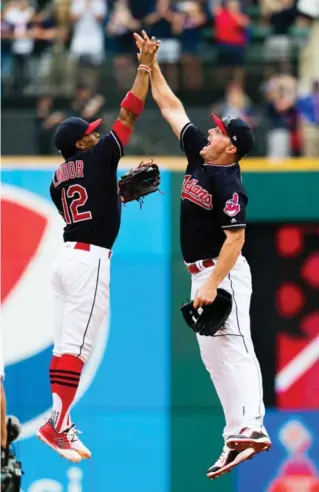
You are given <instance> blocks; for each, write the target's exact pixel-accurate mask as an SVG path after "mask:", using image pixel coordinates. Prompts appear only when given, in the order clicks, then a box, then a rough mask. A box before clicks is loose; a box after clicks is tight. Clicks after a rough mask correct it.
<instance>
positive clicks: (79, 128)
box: [54, 116, 102, 158]
mask: <svg viewBox="0 0 319 492" xmlns="http://www.w3.org/2000/svg"><path fill="white" fill-rule="evenodd" d="M101 122H102V119H101V118H99V119H98V120H95V121H92V123H88V122H87V121H85V120H82V118H77V117H75V116H72V117H71V118H67V119H66V120H64V121H62V123H61V125H59V127H58V129H57V131H56V133H55V137H54V144H55V146H56V148H57V149H58V150H59V151H60V152H61V154H62V155H63V157H65V158H68V157H71V155H73V154H74V153H75V151H76V147H75V144H76V142H77V141H78V140H81V138H83V137H84V135H89V134H90V133H92V132H94V131H95V130H96V128H97V127H98V126H99V125H100V124H101Z"/></svg>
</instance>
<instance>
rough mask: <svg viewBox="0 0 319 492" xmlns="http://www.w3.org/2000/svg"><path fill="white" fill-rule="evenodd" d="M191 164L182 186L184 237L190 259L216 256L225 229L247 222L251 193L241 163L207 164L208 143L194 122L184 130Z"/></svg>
mask: <svg viewBox="0 0 319 492" xmlns="http://www.w3.org/2000/svg"><path fill="white" fill-rule="evenodd" d="M180 140H181V147H182V150H183V151H184V152H185V154H186V157H187V160H188V165H187V169H186V174H185V177H184V181H183V186H182V194H181V217H180V240H181V249H182V254H183V257H184V261H185V262H186V263H193V262H195V261H198V260H205V259H208V258H216V257H217V256H218V255H219V252H220V250H221V247H222V245H223V243H224V241H225V239H226V237H225V233H224V230H225V229H236V228H241V227H245V226H246V205H247V202H248V198H247V194H246V191H245V188H244V186H243V183H242V178H241V172H240V167H239V165H238V164H237V163H235V164H232V165H229V166H220V165H216V166H214V165H211V164H209V165H208V164H205V162H204V160H203V158H202V157H201V155H200V151H201V149H202V148H203V147H204V146H205V145H207V144H208V139H207V136H206V135H204V133H202V132H201V131H200V130H199V129H198V128H196V126H194V125H193V124H192V123H187V124H186V125H185V126H184V128H183V129H182V131H181V137H180Z"/></svg>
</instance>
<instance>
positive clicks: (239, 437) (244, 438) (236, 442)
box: [226, 427, 271, 453]
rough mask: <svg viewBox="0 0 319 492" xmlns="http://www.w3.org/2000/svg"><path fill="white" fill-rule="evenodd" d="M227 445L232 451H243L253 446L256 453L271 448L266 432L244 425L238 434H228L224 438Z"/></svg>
mask: <svg viewBox="0 0 319 492" xmlns="http://www.w3.org/2000/svg"><path fill="white" fill-rule="evenodd" d="M226 444H227V446H228V447H229V448H230V449H232V450H234V451H243V450H244V449H247V448H253V449H254V450H255V452H256V453H261V452H262V451H268V450H269V449H270V448H271V441H270V438H269V436H268V435H267V434H264V433H263V432H260V431H256V430H252V429H249V428H248V427H245V428H244V429H242V430H241V431H240V432H239V433H238V434H235V435H233V436H230V437H229V438H228V439H227V440H226Z"/></svg>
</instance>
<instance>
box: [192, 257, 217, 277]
mask: <svg viewBox="0 0 319 492" xmlns="http://www.w3.org/2000/svg"><path fill="white" fill-rule="evenodd" d="M201 265H202V268H209V267H212V266H214V265H215V262H214V260H203V261H201ZM187 270H188V271H189V273H191V274H192V275H194V274H196V273H199V272H201V271H202V269H201V268H199V267H198V266H197V265H196V263H192V264H191V265H188V266H187Z"/></svg>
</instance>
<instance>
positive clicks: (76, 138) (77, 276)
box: [37, 40, 158, 463]
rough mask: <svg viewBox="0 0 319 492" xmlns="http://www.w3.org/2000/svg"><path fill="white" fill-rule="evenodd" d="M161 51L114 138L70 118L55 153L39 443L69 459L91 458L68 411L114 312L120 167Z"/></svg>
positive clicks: (147, 66)
mask: <svg viewBox="0 0 319 492" xmlns="http://www.w3.org/2000/svg"><path fill="white" fill-rule="evenodd" d="M157 49H158V44H157V43H156V42H155V41H154V40H152V41H149V40H146V41H143V42H142V52H141V58H140V64H139V67H138V69H137V75H136V78H135V81H134V84H133V86H132V89H131V91H129V92H128V93H127V95H126V96H125V98H124V99H123V101H122V103H121V110H120V113H119V116H118V118H117V120H116V121H115V123H114V125H113V127H112V130H111V131H110V132H109V133H108V134H107V135H106V136H104V137H102V138H100V136H99V134H98V133H97V128H98V126H99V125H100V123H101V120H100V119H99V120H96V121H94V122H92V123H88V122H86V121H84V120H82V119H81V118H75V117H72V118H68V119H66V120H65V121H64V122H62V123H61V125H60V126H59V128H58V130H57V133H56V135H55V145H56V147H57V149H58V150H59V151H60V152H61V154H62V156H63V158H64V163H63V164H61V166H60V167H59V168H58V169H57V171H56V172H55V173H54V175H53V179H52V183H51V187H50V193H51V198H52V200H53V202H54V204H55V206H56V208H57V209H58V212H59V213H60V214H61V215H62V217H63V218H64V221H65V224H66V225H65V228H64V242H65V247H64V249H63V251H62V252H61V254H60V256H59V258H58V259H57V261H56V263H55V265H54V271H53V281H52V282H53V291H54V296H55V303H56V312H55V326H54V349H53V357H52V361H51V365H50V383H51V392H52V398H53V408H52V413H51V416H50V418H49V420H48V422H46V423H45V424H44V425H42V427H41V428H40V429H39V430H38V432H37V436H38V437H39V438H40V439H41V440H42V441H43V442H44V443H46V444H47V445H48V446H50V447H51V448H52V449H54V450H55V451H57V452H58V453H59V454H60V455H61V456H63V457H64V458H66V459H68V460H70V461H72V462H74V463H77V462H79V461H80V460H81V459H82V458H90V457H91V452H90V450H89V449H88V448H87V447H86V446H85V445H84V444H83V443H82V442H81V441H80V439H79V438H78V435H77V432H76V431H75V430H74V426H73V425H72V423H71V418H70V407H71V405H72V402H73V400H74V398H75V394H76V391H77V388H78V385H79V382H80V378H81V373H82V369H83V365H84V364H85V362H86V361H87V359H88V357H89V355H90V352H91V350H92V348H93V346H94V343H95V340H96V336H97V333H98V331H99V330H100V329H103V326H104V324H105V323H104V321H105V318H106V316H107V313H108V306H109V281H110V258H111V251H112V248H113V244H114V242H115V239H116V237H117V235H118V232H119V227H120V220H121V198H120V194H119V188H118V183H117V175H116V171H117V166H118V163H119V160H120V158H121V157H122V155H123V147H124V146H125V145H126V144H127V143H128V141H129V138H130V136H131V133H132V130H133V127H134V123H135V120H136V118H137V117H138V116H139V115H140V114H141V113H142V111H143V108H144V103H145V99H146V96H147V92H148V89H149V80H150V74H151V69H152V64H153V61H154V57H155V53H156V50H157Z"/></svg>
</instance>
